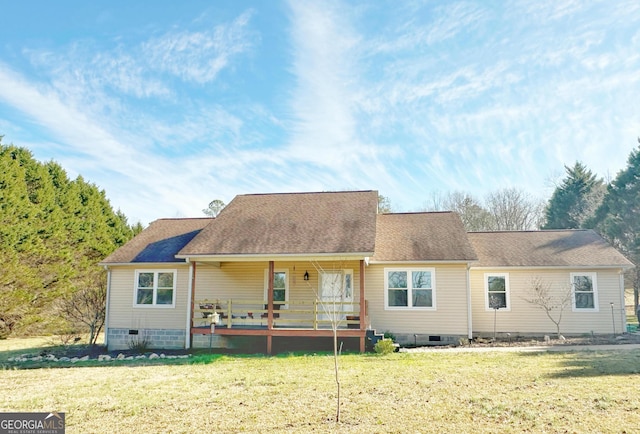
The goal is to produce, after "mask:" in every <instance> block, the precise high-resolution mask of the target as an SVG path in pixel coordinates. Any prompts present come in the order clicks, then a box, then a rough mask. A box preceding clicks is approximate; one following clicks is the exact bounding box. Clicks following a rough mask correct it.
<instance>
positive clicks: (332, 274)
mask: <svg viewBox="0 0 640 434" xmlns="http://www.w3.org/2000/svg"><path fill="white" fill-rule="evenodd" d="M320 285H321V286H320V301H321V302H322V305H321V306H320V309H321V312H322V315H320V319H322V320H329V321H332V322H333V321H336V322H338V321H342V320H344V319H345V315H346V313H345V312H347V313H348V312H350V311H352V310H353V305H351V304H349V303H350V302H353V270H341V271H325V272H323V273H322V274H321V279H320Z"/></svg>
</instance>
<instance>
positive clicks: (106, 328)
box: [103, 265, 111, 348]
mask: <svg viewBox="0 0 640 434" xmlns="http://www.w3.org/2000/svg"><path fill="white" fill-rule="evenodd" d="M103 267H104V269H105V270H106V271H107V300H106V301H107V303H106V305H105V311H104V346H105V347H107V348H109V311H110V309H109V305H110V304H111V303H110V301H111V269H110V268H109V266H108V265H103Z"/></svg>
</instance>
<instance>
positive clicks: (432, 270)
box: [384, 267, 437, 311]
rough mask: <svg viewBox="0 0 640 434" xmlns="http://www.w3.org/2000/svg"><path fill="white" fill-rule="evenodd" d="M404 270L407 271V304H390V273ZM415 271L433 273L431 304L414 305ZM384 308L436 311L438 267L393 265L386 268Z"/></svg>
mask: <svg viewBox="0 0 640 434" xmlns="http://www.w3.org/2000/svg"><path fill="white" fill-rule="evenodd" d="M394 271H404V272H406V273H407V306H389V273H390V272H394ZM414 271H426V272H429V273H431V306H413V305H412V304H413V287H412V285H413V279H412V276H411V273H412V272H414ZM384 310H427V311H435V310H437V308H436V269H435V268H432V267H393V268H385V269H384Z"/></svg>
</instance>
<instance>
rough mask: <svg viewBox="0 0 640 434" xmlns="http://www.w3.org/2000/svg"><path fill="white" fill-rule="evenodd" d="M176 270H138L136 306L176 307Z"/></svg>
mask: <svg viewBox="0 0 640 434" xmlns="http://www.w3.org/2000/svg"><path fill="white" fill-rule="evenodd" d="M175 294H176V271H175V270H149V271H146V270H139V271H136V290H135V300H134V305H135V306H139V307H142V306H158V307H174V306H175Z"/></svg>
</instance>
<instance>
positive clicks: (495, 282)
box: [484, 273, 511, 310]
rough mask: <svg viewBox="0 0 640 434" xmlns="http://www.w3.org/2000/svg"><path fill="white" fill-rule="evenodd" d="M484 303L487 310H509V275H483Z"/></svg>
mask: <svg viewBox="0 0 640 434" xmlns="http://www.w3.org/2000/svg"><path fill="white" fill-rule="evenodd" d="M484 289H485V291H484V292H485V302H486V309H487V310H494V309H505V310H510V309H511V307H510V305H509V275H508V274H506V273H486V274H485V275H484Z"/></svg>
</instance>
